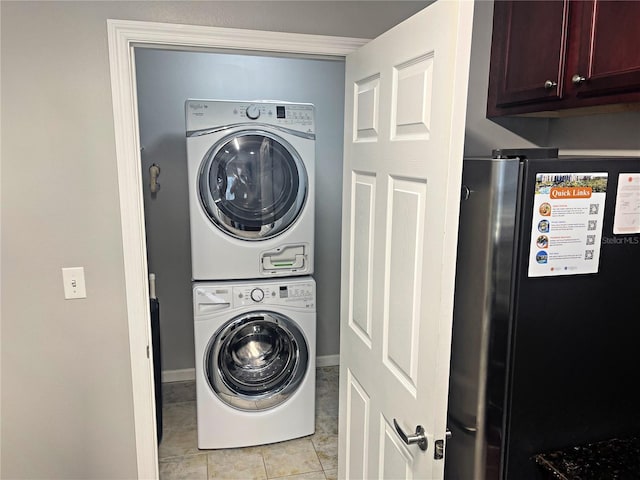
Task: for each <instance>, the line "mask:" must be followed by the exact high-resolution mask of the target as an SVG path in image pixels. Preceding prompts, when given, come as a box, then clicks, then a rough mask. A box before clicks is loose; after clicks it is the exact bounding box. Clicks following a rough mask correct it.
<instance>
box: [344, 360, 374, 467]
mask: <svg viewBox="0 0 640 480" xmlns="http://www.w3.org/2000/svg"><path fill="white" fill-rule="evenodd" d="M346 376H347V410H346V412H344V414H345V415H346V417H347V421H346V425H347V426H348V427H347V432H346V440H345V443H346V446H345V448H346V450H345V452H344V454H343V455H342V456H341V457H342V460H343V461H344V464H345V465H346V467H345V468H346V471H347V478H363V479H364V478H369V477H368V470H367V467H368V463H369V448H368V447H369V443H368V439H369V422H370V416H369V412H370V408H369V404H370V399H369V395H367V392H365V391H364V388H362V385H360V384H359V383H358V381H357V380H356V379H355V377H354V376H353V374H352V372H351V371H350V370H347V375H346Z"/></svg>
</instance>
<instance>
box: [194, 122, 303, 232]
mask: <svg viewBox="0 0 640 480" xmlns="http://www.w3.org/2000/svg"><path fill="white" fill-rule="evenodd" d="M198 183H199V195H200V203H201V205H202V208H203V209H204V211H205V213H206V214H207V216H208V217H209V219H210V220H211V221H212V222H213V224H214V225H215V226H216V227H218V228H219V229H220V230H222V231H223V232H225V233H226V234H228V235H231V236H233V237H236V238H239V239H242V240H265V239H267V238H271V237H274V236H276V235H278V234H280V233H282V232H284V231H285V230H286V229H287V228H289V227H290V226H291V225H292V224H293V222H295V220H296V219H297V218H298V216H299V215H300V213H301V212H302V209H303V207H304V204H305V201H306V198H307V193H308V178H307V172H306V169H305V167H304V163H303V161H302V159H301V158H300V155H299V154H298V152H297V151H296V150H295V149H294V148H293V147H292V146H291V145H290V144H289V143H288V142H287V141H286V140H284V139H283V138H280V137H278V136H277V135H274V134H272V133H269V132H267V131H264V130H243V131H241V132H238V133H233V134H231V135H228V136H226V137H224V138H222V139H221V140H219V141H218V142H216V143H215V144H214V145H213V146H212V147H211V148H210V149H209V151H208V152H207V154H206V155H205V157H204V159H203V161H202V164H201V167H200V171H199V182H198Z"/></svg>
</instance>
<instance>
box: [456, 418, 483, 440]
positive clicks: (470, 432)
mask: <svg viewBox="0 0 640 480" xmlns="http://www.w3.org/2000/svg"><path fill="white" fill-rule="evenodd" d="M449 423H450V424H451V425H453V426H454V427H456V428H457V429H458V430H462V432H463V433H466V434H467V435H471V436H475V434H476V433H477V431H478V429H477V428H476V427H470V426H469V425H465V424H464V423H462V422H461V421H459V420H457V419H456V418H454V417H449Z"/></svg>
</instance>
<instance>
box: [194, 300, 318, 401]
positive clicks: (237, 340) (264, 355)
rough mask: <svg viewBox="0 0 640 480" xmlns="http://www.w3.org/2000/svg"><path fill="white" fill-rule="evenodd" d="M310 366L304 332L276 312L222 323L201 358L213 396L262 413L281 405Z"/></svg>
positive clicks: (244, 316)
mask: <svg viewBox="0 0 640 480" xmlns="http://www.w3.org/2000/svg"><path fill="white" fill-rule="evenodd" d="M308 365H309V349H308V346H307V342H306V340H305V337H304V334H303V333H302V331H301V330H300V328H299V327H298V326H297V325H296V323H295V322H294V321H293V320H291V319H289V318H288V317H285V316H284V315H280V314H277V313H274V312H254V313H250V314H247V315H243V316H241V317H237V318H235V319H233V320H231V321H230V322H228V323H226V324H225V325H224V326H223V327H222V328H221V329H220V330H218V332H216V334H215V335H214V337H213V338H212V339H211V341H210V344H209V347H208V349H207V354H206V357H205V371H206V375H207V379H208V381H209V385H210V386H211V388H212V389H213V391H214V393H215V394H216V395H217V396H218V397H219V398H220V399H221V400H222V401H223V402H225V403H226V404H228V405H231V406H232V407H235V408H238V409H241V410H266V409H268V408H273V407H275V406H277V405H280V404H281V403H283V402H285V401H286V400H287V398H289V396H291V395H292V394H293V393H294V392H295V391H296V389H297V388H298V386H299V385H300V383H301V382H302V380H303V379H304V376H305V374H306V372H307V367H308Z"/></svg>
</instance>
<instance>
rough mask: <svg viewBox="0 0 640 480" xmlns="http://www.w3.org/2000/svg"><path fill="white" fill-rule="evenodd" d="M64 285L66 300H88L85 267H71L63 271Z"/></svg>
mask: <svg viewBox="0 0 640 480" xmlns="http://www.w3.org/2000/svg"><path fill="white" fill-rule="evenodd" d="M62 284H63V285H64V298H66V299H67V300H69V299H73V298H87V289H86V286H85V283H84V267H71V268H63V269H62Z"/></svg>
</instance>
